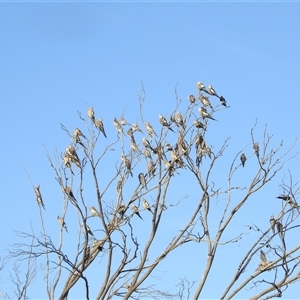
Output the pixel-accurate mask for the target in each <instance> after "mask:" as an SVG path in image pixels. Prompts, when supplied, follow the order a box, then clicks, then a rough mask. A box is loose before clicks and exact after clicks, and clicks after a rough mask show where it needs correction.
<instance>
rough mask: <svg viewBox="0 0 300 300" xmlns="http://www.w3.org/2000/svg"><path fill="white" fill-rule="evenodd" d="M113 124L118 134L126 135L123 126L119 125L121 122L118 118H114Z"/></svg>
mask: <svg viewBox="0 0 300 300" xmlns="http://www.w3.org/2000/svg"><path fill="white" fill-rule="evenodd" d="M113 123H114V125H115V127H116V129H117V131H118V133H124V132H123V128H122V126H121V124H120V123H119V121H118V120H117V119H116V118H114V121H113Z"/></svg>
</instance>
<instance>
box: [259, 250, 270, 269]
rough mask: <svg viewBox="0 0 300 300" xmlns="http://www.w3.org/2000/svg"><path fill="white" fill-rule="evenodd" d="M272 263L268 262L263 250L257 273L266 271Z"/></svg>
mask: <svg viewBox="0 0 300 300" xmlns="http://www.w3.org/2000/svg"><path fill="white" fill-rule="evenodd" d="M270 263H272V262H268V261H267V258H266V255H265V254H264V252H263V251H262V250H260V263H259V265H258V267H257V269H256V271H263V270H265V269H266V267H267V266H268V265H269V264H270Z"/></svg>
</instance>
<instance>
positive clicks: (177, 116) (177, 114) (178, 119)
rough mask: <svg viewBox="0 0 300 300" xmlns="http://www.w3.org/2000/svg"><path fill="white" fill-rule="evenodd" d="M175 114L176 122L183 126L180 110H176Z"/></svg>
mask: <svg viewBox="0 0 300 300" xmlns="http://www.w3.org/2000/svg"><path fill="white" fill-rule="evenodd" d="M175 116H176V121H177V123H178V124H179V125H180V126H182V127H183V128H184V122H183V118H182V115H181V113H180V111H178V112H177V113H176V115H175Z"/></svg>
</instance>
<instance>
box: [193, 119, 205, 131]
mask: <svg viewBox="0 0 300 300" xmlns="http://www.w3.org/2000/svg"><path fill="white" fill-rule="evenodd" d="M193 124H194V125H195V127H196V128H202V129H205V126H204V124H203V123H201V122H200V121H198V120H194V121H193Z"/></svg>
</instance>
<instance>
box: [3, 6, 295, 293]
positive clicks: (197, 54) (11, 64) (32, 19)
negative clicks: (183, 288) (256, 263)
mask: <svg viewBox="0 0 300 300" xmlns="http://www.w3.org/2000/svg"><path fill="white" fill-rule="evenodd" d="M299 9H300V4H299V3H292V2H290V3H276V2H273V3H267V2H262V3H250V2H242V3H236V2H224V3H220V2H189V3H180V2H173V3H167V2H165V3H136V2H128V3H123V2H113V3H108V2H93V3H78V2H73V3H68V2H64V3H51V2H48V3H19V2H14V3H7V2H1V3H0V49H1V50H0V111H1V119H0V124H1V128H2V142H1V156H0V157H1V158H0V159H1V173H0V174H1V189H0V199H1V203H2V209H1V221H2V226H1V227H0V234H1V237H2V242H1V247H0V251H1V252H0V255H1V256H4V255H5V253H6V252H5V249H7V248H9V245H10V244H12V243H14V242H16V241H19V239H18V238H17V237H16V235H15V233H14V231H13V230H22V231H26V232H30V226H31V225H32V226H33V227H34V228H35V230H36V233H39V229H36V228H38V227H37V226H38V224H39V217H38V208H37V204H36V200H35V195H34V192H33V190H32V187H31V183H30V181H29V180H28V177H27V175H26V173H25V171H24V169H23V167H22V164H23V165H24V166H25V167H26V169H27V171H28V173H29V174H30V177H31V179H32V181H33V183H34V185H38V184H40V185H41V190H42V192H43V195H44V201H45V205H46V209H47V213H46V214H45V218H46V224H47V228H48V230H49V233H50V234H51V235H52V236H53V237H54V239H55V241H58V235H59V226H58V224H57V221H56V216H57V215H58V214H60V213H61V211H62V196H61V192H60V190H59V187H58V186H57V183H56V180H55V174H54V172H53V170H52V169H51V167H50V166H49V162H48V160H47V157H46V150H45V149H47V150H48V151H49V153H50V155H51V157H54V152H55V151H56V150H57V151H58V153H59V154H60V153H62V152H63V151H64V150H65V148H66V146H67V145H68V143H69V142H70V140H69V138H68V137H67V136H66V134H65V132H63V131H62V130H61V129H60V124H61V123H62V124H64V125H65V126H66V127H67V128H68V129H69V130H70V131H72V130H73V129H74V128H75V127H77V126H82V122H81V121H80V120H79V118H78V114H77V111H80V112H82V114H83V115H84V116H85V115H86V111H87V108H88V107H90V106H93V107H94V111H95V114H96V115H97V116H98V117H100V116H101V117H102V118H103V122H104V124H105V129H106V132H107V135H108V137H109V140H110V141H113V140H114V139H115V138H116V130H115V128H114V127H113V124H112V121H113V118H115V117H117V118H119V117H120V116H121V114H122V113H124V110H125V109H126V110H125V117H126V119H127V120H128V121H129V122H130V123H133V122H138V123H140V124H141V119H140V118H139V115H138V112H139V110H138V97H137V94H138V93H139V91H140V88H141V82H143V85H144V89H145V91H146V103H145V109H146V112H145V115H146V116H147V118H148V120H149V121H151V123H153V124H155V126H156V127H157V126H159V123H158V115H159V114H163V115H168V114H170V112H171V111H172V110H173V109H174V107H175V104H176V100H175V93H174V91H175V87H177V94H178V97H179V98H181V99H183V102H184V101H188V100H187V96H188V95H189V94H195V93H196V82H197V81H202V82H203V83H204V84H205V85H208V84H211V85H213V87H214V88H215V90H217V92H218V91H219V92H220V93H221V94H222V95H224V96H225V98H226V100H227V102H228V104H229V105H230V109H227V110H224V111H221V112H218V116H217V119H218V122H217V123H216V124H213V125H212V126H214V127H212V129H211V134H210V135H209V136H208V138H209V143H210V144H211V145H213V146H214V147H215V148H218V147H219V146H220V145H221V144H222V142H223V141H224V140H225V138H227V137H229V136H230V137H231V141H230V146H229V147H228V150H227V151H228V152H226V153H227V155H226V159H225V158H224V159H225V162H224V165H222V164H221V166H220V169H219V171H220V172H221V170H223V167H224V168H226V169H227V170H228V166H229V165H230V162H231V161H232V159H233V158H234V157H235V155H236V154H237V153H238V152H239V151H241V150H242V149H243V148H244V147H245V146H247V148H246V149H245V150H244V151H245V153H246V155H247V153H249V155H250V154H251V153H252V151H253V150H252V146H251V145H250V144H251V136H250V129H251V127H252V126H253V125H254V123H255V121H256V120H257V123H258V125H257V128H256V130H255V134H256V137H257V140H258V141H261V142H262V138H263V131H264V126H265V124H268V132H269V133H270V134H273V135H274V146H275V145H277V144H278V143H280V141H281V140H283V141H284V146H285V147H286V148H285V149H288V147H289V146H290V145H292V144H293V142H294V141H295V139H296V138H297V137H299V133H298V131H299V130H298V129H299V116H298V115H299V109H300V106H299V99H298V98H299V91H298V90H299V69H300V55H299V49H300V38H299V28H300V19H299ZM296 149H297V150H299V145H297V146H296ZM109 157H112V158H113V157H114V156H112V155H111V156H109ZM117 157H119V156H118V155H117ZM227 159H228V161H226V160H227ZM108 160H109V158H108ZM248 163H249V164H250V163H251V162H250V161H247V164H248ZM114 164H115V161H111V163H109V161H107V164H105V165H104V171H103V172H104V173H109V168H114ZM298 166H299V158H295V159H294V160H293V161H292V162H290V163H288V164H287V166H286V169H285V171H284V172H283V173H282V174H281V175H279V177H278V178H276V179H275V180H274V182H273V183H272V184H270V187H269V188H267V189H266V191H265V192H264V191H262V192H261V193H260V194H259V197H260V199H258V198H257V197H254V198H256V199H254V200H253V201H254V202H253V205H250V204H248V205H247V206H246V207H245V208H244V209H243V212H242V216H241V219H237V220H240V221H241V222H240V223H239V224H240V225H239V226H244V225H247V224H250V223H251V221H252V219H251V220H249V217H250V216H251V215H253V218H262V217H263V216H265V215H267V219H265V220H261V219H258V220H256V221H257V222H259V221H261V222H262V223H261V224H263V226H265V228H267V226H268V220H269V215H270V214H272V213H276V212H278V209H279V208H280V205H281V203H280V202H278V201H277V200H275V197H276V196H277V195H278V193H280V192H281V189H280V188H279V184H280V183H281V180H282V179H283V178H284V175H285V176H286V177H287V176H288V172H287V170H288V169H289V170H290V171H291V172H292V174H293V175H294V180H295V181H298V177H299V171H298ZM243 171H245V172H246V170H243ZM217 176H218V174H217ZM224 176H225V175H224ZM241 177H242V176H241ZM218 179H219V178H218ZM107 180H108V179H107ZM179 182H180V184H181V185H182V189H181V188H180V185H179V186H177V189H174V190H173V193H174V195H175V194H176V196H178V193H179V197H184V196H185V195H186V194H190V195H193V191H192V190H190V191H189V190H188V191H187V189H188V187H189V185H188V181H187V179H186V180H185V178H184V176H182V177H180V181H179ZM224 184H226V183H224ZM276 201H277V202H276ZM90 202H91V205H92V204H93V203H94V202H93V201H92V200H91V201H90ZM255 203H256V205H254V204H255ZM258 203H259V204H260V206H257V204H258ZM216 208H217V205H216ZM258 208H259V209H258ZM272 208H274V210H272ZM264 209H266V210H267V212H266V214H264V213H263V211H264ZM243 214H244V215H243ZM67 217H68V218H69V219H68V218H67V219H66V222H67V224H69V225H68V226H69V228H70V229H71V228H72V227H71V225H70V224H72V220H71V216H67ZM183 217H184V216H183ZM246 217H247V218H246ZM178 218H180V214H179V216H178ZM243 220H245V221H243ZM137 221H139V220H137ZM148 221H150V219H149V220H148ZM170 222H172V221H171V220H170ZM170 224H171V223H170ZM241 224H242V225H241ZM93 225H94V224H93ZM95 226H96V225H95ZM245 228H246V227H245ZM70 231H72V230H70ZM99 237H100V233H99ZM227 237H230V234H228V236H227ZM238 244H239V245H235V247H236V248H229V249H235V250H230V251H229V250H226V249H223V250H222V249H221V248H220V250H219V252H218V254H220V258H219V259H217V262H218V261H223V260H224V255H223V256H222V255H221V253H222V251H224V250H225V252H224V253H227V252H228V253H229V254H228V253H227V254H226V255H229V257H230V256H231V255H232V254H231V253H233V252H231V251H239V250H241V253H242V254H243V253H244V252H245V248H244V246H243V243H242V242H239V243H238ZM236 249H238V250H236ZM202 250H204V251H206V249H205V246H203V248H202ZM184 251H188V247H186V248H185V250H184ZM197 251H198V250H197ZM226 251H227V252H226ZM182 253H183V255H186V254H187V252H182ZM203 253H205V252H203ZM222 257H223V258H222ZM227 257H228V256H226V262H224V263H223V264H221V266H220V264H219V265H218V266H216V267H215V268H214V269H213V271H212V276H215V278H216V277H217V278H218V280H219V281H220V280H221V281H222V283H220V285H221V287H222V286H223V284H226V283H227V282H228V280H226V276H228V275H226V273H225V268H226V265H227V264H228V260H227ZM229 257H228V258H229ZM197 263H198V264H199V268H195V265H197ZM201 266H202V263H201V261H200V262H194V261H192V262H191V263H190V265H189V266H186V265H182V264H181V263H180V261H177V262H176V264H174V261H172V262H169V263H167V262H166V263H163V264H162V266H161V267H160V268H159V270H160V271H161V272H164V271H170V273H172V274H174V278H175V281H176V279H178V278H179V275H178V274H177V273H176V270H177V271H178V269H180V270H184V274H181V277H184V276H186V277H187V278H189V279H190V280H199V278H200V276H201V272H202V268H201ZM173 269H174V270H173ZM172 276H173V275H172ZM222 276H224V282H223V279H222V278H223V277H222ZM7 278H8V275H7V273H4V274H1V275H0V286H1V289H2V290H4V291H6V290H8V288H9V287H8V281H7ZM220 278H221V279H220ZM39 280H40V281H41V282H42V279H39ZM39 280H38V281H39ZM164 284H165V286H168V282H167V281H166V282H164ZM168 287H169V286H168ZM169 288H170V289H173V288H174V285H173V284H171V285H170V287H169ZM74 290H75V289H74ZM44 291H45V287H44V285H43V284H40V285H38V286H37V285H34V289H33V290H31V294H30V296H31V297H32V298H45V297H46V294H45V293H44ZM75 291H76V290H75ZM218 291H219V290H218V287H216V282H215V281H213V280H209V281H208V282H207V287H206V289H205V291H204V294H203V297H207V298H218V297H219V296H220V294H219V293H218ZM296 291H299V286H298V289H297V288H295V287H290V288H289V289H288V291H287V293H286V294H285V296H286V297H290V298H295V297H298V296H299V294H297V292H296ZM9 292H10V291H9ZM77 293H78V291H77ZM250 294H251V292H250ZM250 294H249V291H246V290H245V291H244V292H243V293H242V294H241V297H245V298H248V297H249V295H250ZM92 296H93V295H92ZM72 297H73V298H76V297H77V298H78V297H83V296H78V294H77V296H76V294H71V295H70V298H72Z"/></svg>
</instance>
